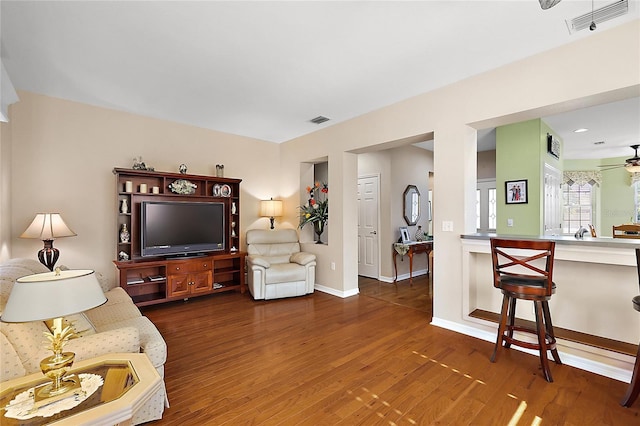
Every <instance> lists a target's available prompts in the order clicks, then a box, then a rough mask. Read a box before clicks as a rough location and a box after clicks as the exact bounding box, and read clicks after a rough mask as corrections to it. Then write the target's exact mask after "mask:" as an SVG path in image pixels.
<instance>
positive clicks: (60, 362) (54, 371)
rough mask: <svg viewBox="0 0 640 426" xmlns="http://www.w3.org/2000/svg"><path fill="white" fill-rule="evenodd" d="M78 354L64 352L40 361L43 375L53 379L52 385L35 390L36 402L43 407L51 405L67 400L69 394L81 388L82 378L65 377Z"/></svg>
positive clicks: (48, 384)
mask: <svg viewBox="0 0 640 426" xmlns="http://www.w3.org/2000/svg"><path fill="white" fill-rule="evenodd" d="M75 357H76V354H74V353H73V352H63V353H60V354H55V355H53V356H50V357H47V358H45V359H43V360H42V361H40V369H41V370H42V373H43V374H44V375H45V376H47V377H48V378H50V379H51V383H47V384H46V385H43V386H41V387H39V388H36V389H35V402H36V404H38V402H39V401H42V404H41V405H45V404H50V403H51V402H55V400H58V399H62V398H66V397H67V396H70V395H69V394H71V393H75V391H76V390H77V389H78V388H81V385H80V378H79V377H78V376H75V375H70V376H68V377H65V376H64V375H65V374H66V373H67V371H69V369H70V368H71V366H72V365H73V361H74V359H75Z"/></svg>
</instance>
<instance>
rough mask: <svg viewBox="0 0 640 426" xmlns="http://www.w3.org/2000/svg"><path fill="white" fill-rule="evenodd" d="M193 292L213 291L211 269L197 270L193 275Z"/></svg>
mask: <svg viewBox="0 0 640 426" xmlns="http://www.w3.org/2000/svg"><path fill="white" fill-rule="evenodd" d="M191 278H192V281H191V284H192V285H191V293H194V294H195V293H204V292H208V291H211V288H212V287H213V276H212V273H211V271H204V272H196V273H193V274H192V275H191Z"/></svg>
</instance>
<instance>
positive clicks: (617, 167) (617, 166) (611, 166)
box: [598, 164, 625, 172]
mask: <svg viewBox="0 0 640 426" xmlns="http://www.w3.org/2000/svg"><path fill="white" fill-rule="evenodd" d="M624 166H625V165H624V164H618V165H615V164H610V165H608V166H598V167H601V169H600V171H602V172H603V171H605V170H613V169H619V168H621V167H624Z"/></svg>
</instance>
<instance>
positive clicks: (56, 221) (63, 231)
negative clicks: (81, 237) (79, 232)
mask: <svg viewBox="0 0 640 426" xmlns="http://www.w3.org/2000/svg"><path fill="white" fill-rule="evenodd" d="M75 235H76V233H75V232H73V231H72V230H71V229H69V227H68V226H67V224H66V223H64V220H62V216H60V213H38V214H37V215H36V217H35V218H34V219H33V222H31V225H29V227H28V228H27V229H26V230H25V231H24V232H23V233H22V235H20V238H37V239H39V240H55V239H56V238H62V237H73V236H75Z"/></svg>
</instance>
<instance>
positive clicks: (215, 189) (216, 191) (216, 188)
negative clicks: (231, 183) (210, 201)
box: [213, 183, 220, 197]
mask: <svg viewBox="0 0 640 426" xmlns="http://www.w3.org/2000/svg"><path fill="white" fill-rule="evenodd" d="M213 196H214V197H219V196H220V185H218V184H217V183H216V184H215V185H213Z"/></svg>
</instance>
